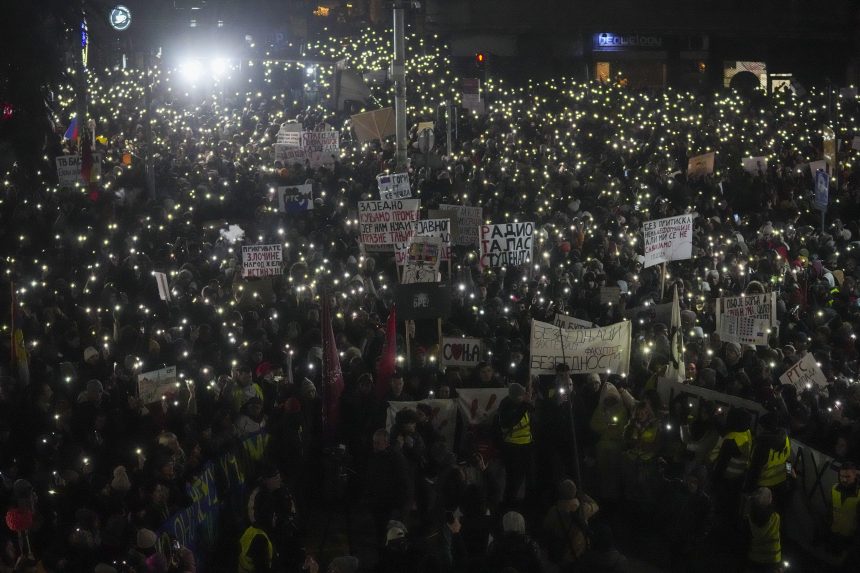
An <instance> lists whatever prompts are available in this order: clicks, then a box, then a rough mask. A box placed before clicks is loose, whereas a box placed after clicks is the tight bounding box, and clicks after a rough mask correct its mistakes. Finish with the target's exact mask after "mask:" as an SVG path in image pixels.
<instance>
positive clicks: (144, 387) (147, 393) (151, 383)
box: [137, 366, 179, 404]
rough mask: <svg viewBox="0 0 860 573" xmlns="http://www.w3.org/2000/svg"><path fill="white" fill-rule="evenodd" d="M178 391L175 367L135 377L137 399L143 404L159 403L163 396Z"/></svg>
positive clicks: (143, 373)
mask: <svg viewBox="0 0 860 573" xmlns="http://www.w3.org/2000/svg"><path fill="white" fill-rule="evenodd" d="M178 389H179V387H178V380H177V378H176V366H168V367H167V368H162V369H160V370H153V371H151V372H142V373H141V374H138V375H137V397H138V398H140V400H141V402H143V403H144V404H153V403H155V402H160V401H161V400H162V398H163V397H164V395H165V394H168V393H172V392H176V391H177V390H178Z"/></svg>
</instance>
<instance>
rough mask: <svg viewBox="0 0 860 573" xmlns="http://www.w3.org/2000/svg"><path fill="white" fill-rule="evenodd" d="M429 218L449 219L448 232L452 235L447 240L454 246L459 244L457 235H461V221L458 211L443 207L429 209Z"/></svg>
mask: <svg viewBox="0 0 860 573" xmlns="http://www.w3.org/2000/svg"><path fill="white" fill-rule="evenodd" d="M427 219H428V220H429V219H447V220H448V234H449V235H450V238H449V239H448V241H447V242H448V243H451V245H452V246H453V245H456V244H458V243H457V237H458V236H460V223H459V215H458V213H457V211H454V210H450V211H446V210H443V209H427ZM478 224H480V223H478ZM476 236H477V234H476Z"/></svg>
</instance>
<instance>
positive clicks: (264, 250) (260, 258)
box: [242, 243, 284, 277]
mask: <svg viewBox="0 0 860 573" xmlns="http://www.w3.org/2000/svg"><path fill="white" fill-rule="evenodd" d="M283 254H284V253H283V248H282V245H281V244H280V243H276V244H274V245H247V246H244V247H242V276H243V277H274V276H277V275H280V274H281V273H282V272H283V270H282V268H281V267H282V264H283Z"/></svg>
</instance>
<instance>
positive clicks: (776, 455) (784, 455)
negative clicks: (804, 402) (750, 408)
mask: <svg viewBox="0 0 860 573" xmlns="http://www.w3.org/2000/svg"><path fill="white" fill-rule="evenodd" d="M758 426H759V430H760V431H759V433H758V435H757V436H756V438H755V445H754V446H753V450H752V457H751V458H750V468H749V472H747V488H746V489H747V491H751V490H752V489H754V488H756V487H767V488H770V490H771V491H772V492H773V497H774V506H775V507H776V510H777V511H779V512H780V513H782V511H783V508H784V507H785V504H786V502H787V499H788V496H789V494H790V493H791V485H792V481H793V479H790V478H792V477H793V475H794V470H793V468H792V466H791V439H790V438H789V437H788V434H787V433H786V431H785V429H783V428H782V427H780V423H779V416H777V415H776V414H775V413H774V412H769V413H767V414H765V415H764V416H762V417H761V418H759V424H758Z"/></svg>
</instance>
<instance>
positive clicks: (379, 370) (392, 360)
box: [376, 305, 397, 400]
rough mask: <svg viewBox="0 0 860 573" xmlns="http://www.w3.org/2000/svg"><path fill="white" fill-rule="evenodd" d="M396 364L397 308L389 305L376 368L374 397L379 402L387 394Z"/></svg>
mask: <svg viewBox="0 0 860 573" xmlns="http://www.w3.org/2000/svg"><path fill="white" fill-rule="evenodd" d="M396 364H397V307H396V306H394V305H391V310H390V311H389V312H388V322H386V323H385V346H383V347H382V356H380V357H379V365H378V366H377V367H376V397H377V398H379V399H380V400H381V399H382V398H383V397H384V396H385V394H386V392H388V382H389V380H391V375H392V374H394V368H395V366H396Z"/></svg>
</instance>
